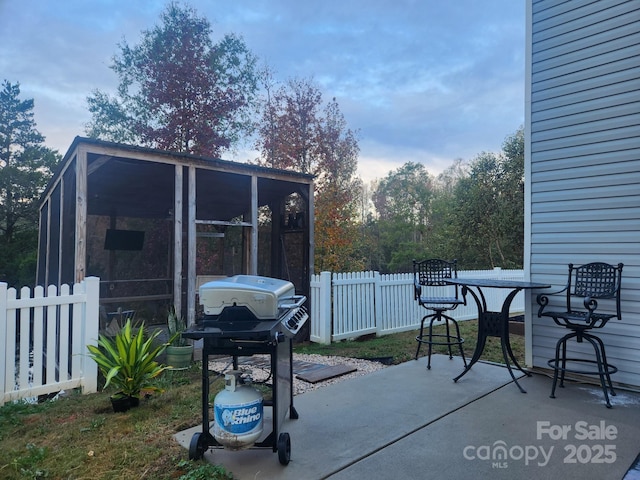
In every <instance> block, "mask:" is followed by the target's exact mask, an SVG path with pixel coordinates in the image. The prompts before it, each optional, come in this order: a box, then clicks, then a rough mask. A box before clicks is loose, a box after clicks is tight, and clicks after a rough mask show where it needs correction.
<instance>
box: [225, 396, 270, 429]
mask: <svg viewBox="0 0 640 480" xmlns="http://www.w3.org/2000/svg"><path fill="white" fill-rule="evenodd" d="M262 410H263V402H262V399H258V400H256V401H253V402H248V403H244V404H240V405H218V404H216V405H214V415H215V421H216V423H217V424H218V427H220V428H221V429H222V430H224V431H226V432H229V433H233V434H235V435H243V434H247V433H251V432H252V430H254V429H256V428H259V427H262Z"/></svg>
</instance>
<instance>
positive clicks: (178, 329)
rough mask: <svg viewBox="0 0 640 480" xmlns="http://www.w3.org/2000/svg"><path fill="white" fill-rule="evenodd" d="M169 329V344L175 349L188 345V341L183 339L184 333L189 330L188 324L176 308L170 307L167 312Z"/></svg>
mask: <svg viewBox="0 0 640 480" xmlns="http://www.w3.org/2000/svg"><path fill="white" fill-rule="evenodd" d="M167 327H168V329H169V344H170V345H173V346H174V347H184V346H186V345H188V343H187V340H186V339H185V338H183V337H182V332H184V331H185V330H186V329H187V322H186V321H185V320H184V318H182V316H181V315H180V314H179V313H178V312H176V307H174V306H171V307H169V311H168V312H167Z"/></svg>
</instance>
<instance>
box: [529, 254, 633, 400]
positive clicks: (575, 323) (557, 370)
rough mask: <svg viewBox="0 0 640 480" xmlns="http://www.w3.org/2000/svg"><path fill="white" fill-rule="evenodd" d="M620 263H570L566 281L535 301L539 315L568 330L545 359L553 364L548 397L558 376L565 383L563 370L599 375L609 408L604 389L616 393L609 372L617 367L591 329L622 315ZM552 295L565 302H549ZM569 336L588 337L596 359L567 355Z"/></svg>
mask: <svg viewBox="0 0 640 480" xmlns="http://www.w3.org/2000/svg"><path fill="white" fill-rule="evenodd" d="M622 267H623V265H622V263H619V264H618V265H617V266H614V265H609V264H608V263H602V262H594V263H588V264H585V265H581V266H579V267H575V266H574V265H573V264H571V263H570V264H569V277H568V280H567V285H566V286H565V287H564V288H563V289H562V290H560V291H558V292H552V293H543V294H540V295H538V296H537V303H538V305H540V308H539V309H538V317H550V318H552V319H553V321H554V322H555V323H556V324H558V325H560V326H561V327H564V328H567V329H569V330H570V332H569V333H567V334H566V335H564V336H563V337H562V338H561V339H560V340H558V342H557V343H556V355H555V358H553V359H551V360H549V361H548V364H549V366H550V367H551V368H553V387H552V388H551V395H550V397H551V398H555V392H556V385H557V383H558V376H559V377H560V387H564V378H565V373H566V372H570V373H578V374H582V375H598V376H599V377H600V385H601V387H602V391H603V392H604V398H605V401H606V405H607V408H611V402H610V401H609V394H608V391H607V390H609V391H610V392H611V395H615V394H616V393H615V391H614V390H613V385H612V384H611V374H613V373H615V372H617V371H618V369H617V368H616V367H615V366H613V365H611V364H610V363H609V362H608V361H607V356H606V353H605V349H604V343H603V342H602V340H601V339H600V338H599V337H597V336H596V335H594V334H593V333H590V332H591V331H592V330H597V329H600V328H603V327H604V326H605V325H606V324H607V322H608V321H609V320H611V319H612V318H614V317H615V318H617V319H618V320H621V319H622V316H621V313H620V282H621V279H622ZM554 295H559V296H560V297H561V298H562V299H563V303H564V305H562V306H559V305H558V304H556V305H550V301H551V298H552V297H553V296H554ZM603 300H605V301H604V302H603ZM607 300H609V301H607ZM599 302H600V304H599ZM603 305H604V306H605V307H604V308H603ZM572 338H575V339H576V342H578V343H583V341H584V340H587V341H588V342H589V343H590V344H591V345H592V346H593V349H594V352H595V360H594V359H593V358H592V357H591V358H586V355H585V356H581V357H579V358H573V357H572V358H569V357H567V342H568V341H569V340H571V339H572ZM594 366H595V368H594Z"/></svg>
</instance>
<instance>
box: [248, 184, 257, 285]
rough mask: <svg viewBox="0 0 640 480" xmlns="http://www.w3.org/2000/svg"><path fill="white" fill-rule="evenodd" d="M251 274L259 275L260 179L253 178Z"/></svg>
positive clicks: (250, 245) (250, 244)
mask: <svg viewBox="0 0 640 480" xmlns="http://www.w3.org/2000/svg"><path fill="white" fill-rule="evenodd" d="M249 274H250V275H257V274H258V177H257V176H256V175H252V176H251V239H250V241H249Z"/></svg>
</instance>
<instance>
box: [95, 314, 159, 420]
mask: <svg viewBox="0 0 640 480" xmlns="http://www.w3.org/2000/svg"><path fill="white" fill-rule="evenodd" d="M159 334H160V331H159V330H158V331H156V332H154V333H153V334H151V335H150V336H149V337H148V338H146V339H145V330H144V322H143V323H142V324H141V325H140V328H138V329H137V332H134V328H133V327H132V325H131V319H127V321H126V322H125V324H124V326H123V327H122V328H121V329H120V330H119V331H118V332H117V333H116V335H115V336H114V337H113V338H111V337H108V336H106V335H102V334H101V335H100V336H99V337H98V345H97V346H96V345H88V346H87V348H88V349H89V356H90V357H91V358H93V360H94V361H95V362H96V363H97V364H98V369H99V370H100V372H101V373H102V374H103V375H104V377H105V384H104V388H107V387H108V386H109V385H113V386H114V387H115V388H116V393H115V394H114V395H112V396H111V402H112V405H113V409H114V411H125V410H128V409H129V408H130V407H133V406H136V405H138V404H139V402H140V395H141V392H142V391H145V392H154V391H155V392H160V391H162V390H161V389H160V388H158V387H156V386H154V385H153V379H154V378H156V377H157V376H158V375H160V374H161V373H162V372H163V371H164V370H166V369H167V367H166V366H165V365H161V364H160V363H158V361H157V360H156V358H157V357H158V356H159V355H160V354H161V353H162V352H163V351H164V350H165V348H166V347H167V344H166V343H164V344H161V345H159V346H154V345H153V340H154V339H155V338H156V337H157V336H158V335H159Z"/></svg>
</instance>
